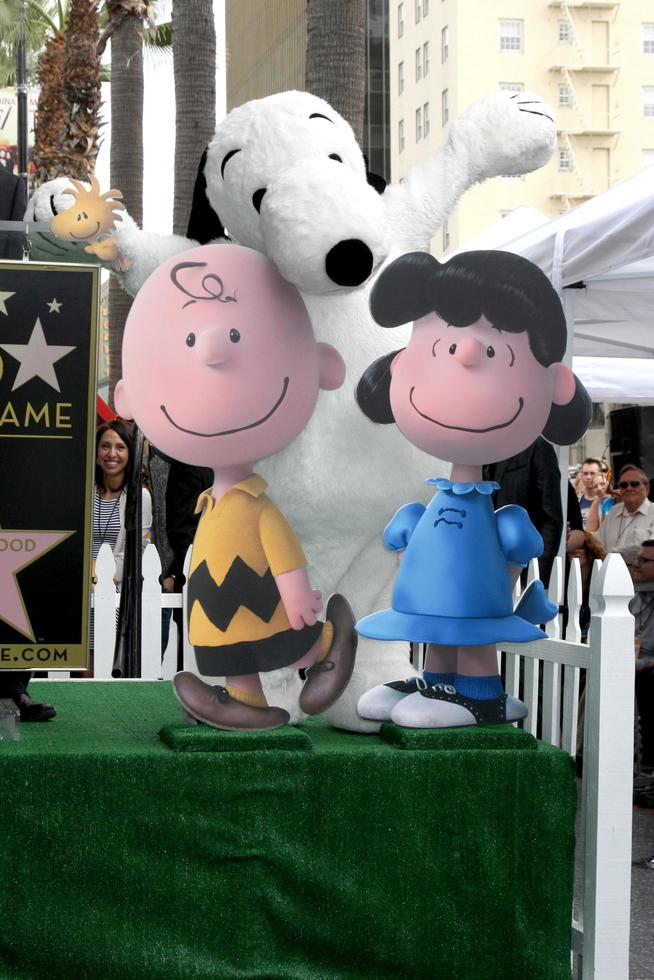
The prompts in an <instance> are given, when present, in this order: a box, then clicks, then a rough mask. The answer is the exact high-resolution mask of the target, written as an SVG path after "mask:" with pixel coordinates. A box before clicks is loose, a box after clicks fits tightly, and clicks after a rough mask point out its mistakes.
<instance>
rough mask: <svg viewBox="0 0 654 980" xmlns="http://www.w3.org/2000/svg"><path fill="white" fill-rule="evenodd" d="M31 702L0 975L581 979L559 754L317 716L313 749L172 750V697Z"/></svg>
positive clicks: (566, 792)
mask: <svg viewBox="0 0 654 980" xmlns="http://www.w3.org/2000/svg"><path fill="white" fill-rule="evenodd" d="M30 694H32V696H33V697H35V698H37V699H39V698H40V699H46V700H49V701H51V702H52V703H53V704H54V705H55V707H56V708H57V717H56V718H55V719H54V720H53V721H52V722H49V723H46V724H41V725H23V726H22V733H21V734H22V738H21V741H20V742H15V743H13V742H2V743H0V786H1V787H2V804H3V805H2V829H3V837H2V861H1V862H0V882H1V885H0V916H1V921H2V929H1V932H0V978H1V980H42V978H43V980H45V978H48V980H50V978H59V977H61V978H71V980H84V978H102V980H105V978H121V980H123V978H124V980H146V978H147V980H177V978H179V980H182V978H183V980H213V978H216V980H232V978H242V980H264V978H265V980H360V978H370V980H386V978H388V980H391V978H392V980H401V978H415V980H432V978H433V980H513V978H515V980H559V978H560V980H562V978H564V977H565V978H569V977H570V958H569V943H570V922H571V907H572V879H573V863H574V857H573V855H574V815H575V805H576V788H575V776H574V769H573V765H572V762H571V761H570V759H569V758H568V756H566V755H565V754H564V753H562V752H560V751H558V750H556V749H552V748H550V747H548V746H545V745H542V744H541V743H536V742H535V741H534V740H533V739H531V738H530V737H529V736H527V735H524V734H523V733H521V732H517V731H514V730H513V729H511V730H508V729H503V730H500V729H496V730H494V734H490V735H489V733H492V732H493V730H492V729H478V730H474V731H473V730H465V731H464V732H459V733H456V732H449V733H448V735H447V738H446V739H443V740H441V743H440V745H439V743H438V742H434V744H433V746H431V747H426V746H425V745H424V744H423V745H421V746H420V749H421V751H403V750H401V749H400V748H398V746H397V745H396V744H393V743H392V742H389V741H386V740H385V738H382V737H380V736H375V735H373V736H369V735H354V734H348V733H344V732H336V731H334V730H333V729H330V728H329V727H328V726H327V724H326V723H325V722H324V721H323V720H322V719H320V718H318V719H313V720H312V721H310V722H308V723H307V724H306V725H304V726H302V728H301V729H297V730H295V729H294V730H292V731H294V732H295V734H300V735H301V736H302V741H303V743H304V742H305V741H306V740H308V741H309V742H310V751H298V750H297V747H298V744H299V743H297V740H296V739H295V738H293V739H292V741H290V742H288V743H287V744H286V745H284V744H281V743H280V744H278V745H277V746H275V747H273V746H272V745H268V746H267V747H266V746H265V745H264V746H263V747H262V748H261V750H259V749H257V748H250V749H249V750H248V751H243V750H241V749H239V750H237V751H224V750H218V751H216V750H215V749H214V748H211V749H208V750H206V751H205V750H202V749H200V750H198V749H197V748H195V749H193V750H191V751H172V750H171V748H170V747H169V746H168V745H166V744H164V742H163V741H162V740H161V738H160V737H159V732H160V731H161V730H162V729H165V728H168V729H169V730H171V731H172V730H177V731H178V730H179V729H180V723H181V716H180V709H179V705H178V704H177V703H176V702H175V701H174V698H173V696H172V693H171V691H170V685H169V684H166V683H149V682H108V683H100V682H94V681H86V682H72V681H71V682H64V681H62V682H59V683H46V682H32V684H31V685H30ZM389 727H391V726H389ZM502 732H504V734H502ZM289 733H290V730H289ZM268 734H272V733H268ZM386 734H388V733H386ZM413 734H419V733H413ZM430 734H431V735H433V734H434V733H430ZM437 734H439V735H443V734H444V733H437ZM489 737H490V738H491V739H495V738H497V739H499V740H500V741H499V743H498V744H496V745H494V746H493V745H492V744H490V743H489ZM196 738H197V736H196ZM457 740H458V744H457ZM509 740H510V741H509ZM291 746H292V747H291ZM407 747H410V746H407ZM414 747H415V746H414Z"/></svg>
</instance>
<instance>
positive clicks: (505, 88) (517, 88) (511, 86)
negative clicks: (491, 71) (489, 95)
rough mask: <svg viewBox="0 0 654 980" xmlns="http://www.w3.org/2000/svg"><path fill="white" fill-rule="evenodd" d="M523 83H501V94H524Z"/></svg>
mask: <svg viewBox="0 0 654 980" xmlns="http://www.w3.org/2000/svg"><path fill="white" fill-rule="evenodd" d="M524 90H525V87H524V84H523V83H522V82H500V92H524Z"/></svg>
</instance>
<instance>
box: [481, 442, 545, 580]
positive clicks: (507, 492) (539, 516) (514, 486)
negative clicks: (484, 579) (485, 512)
mask: <svg viewBox="0 0 654 980" xmlns="http://www.w3.org/2000/svg"><path fill="white" fill-rule="evenodd" d="M484 476H485V478H486V479H488V480H496V481H497V482H498V483H499V484H500V489H499V490H497V491H496V492H495V493H494V494H493V505H494V506H495V508H498V507H504V505H505V504H519V505H520V506H521V507H524V508H525V510H526V511H527V513H528V514H529V517H530V519H531V523H532V524H533V525H534V527H535V528H536V530H537V531H539V532H540V534H541V536H542V538H543V554H542V556H541V557H540V558H539V559H538V567H539V571H540V577H541V579H542V581H543V584H544V585H545V587H547V585H548V584H549V580H550V573H551V571H552V565H553V563H554V558H555V557H556V555H557V554H558V550H559V544H560V542H561V533H562V531H563V508H562V506H561V471H560V470H559V463H558V460H557V458H556V453H555V451H554V448H553V446H552V445H551V444H550V443H549V442H547V441H546V440H545V439H543V438H542V436H539V438H538V439H537V440H536V442H535V443H534V444H533V445H531V446H530V447H529V448H528V449H525V450H524V452H521V453H518V454H517V455H516V456H512V457H511V459H504V460H502V461H501V462H499V463H493V464H491V465H490V466H487V467H485V468H484Z"/></svg>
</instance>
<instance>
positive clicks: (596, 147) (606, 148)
mask: <svg viewBox="0 0 654 980" xmlns="http://www.w3.org/2000/svg"><path fill="white" fill-rule="evenodd" d="M619 6H620V4H619V3H611V2H608V0H605V2H602V0H598V2H595V3H591V2H585V0H581V2H577V3H567V2H565V0H551V2H550V7H552V8H555V9H556V10H557V14H558V17H559V21H560V22H561V23H564V24H566V23H567V25H568V27H567V32H568V42H567V43H565V42H564V41H562V40H560V41H559V45H558V47H557V48H556V51H555V54H554V58H553V61H554V63H553V64H552V66H551V68H550V71H551V72H552V73H553V74H554V76H555V78H556V81H557V85H558V86H566V88H567V96H568V104H567V106H565V107H562V108H559V110H558V113H557V120H558V129H557V132H558V144H559V147H558V149H559V154H560V157H559V159H560V162H564V163H565V168H560V169H559V171H558V172H557V174H556V176H555V178H554V180H553V184H552V188H551V194H550V196H551V197H552V198H555V199H556V200H557V201H558V202H560V203H561V204H563V205H564V206H565V207H566V208H571V207H574V206H575V205H576V204H579V203H580V202H581V201H583V200H586V199H587V198H589V197H594V196H595V195H596V194H598V193H601V192H602V191H604V190H607V189H608V186H609V184H610V179H611V174H610V153H611V149H612V148H614V147H615V145H616V143H617V140H618V138H619V135H620V131H619V129H618V128H617V126H616V122H617V118H618V115H619V107H618V106H617V104H616V101H615V98H614V97H613V89H614V86H615V83H616V80H617V78H618V74H619V71H620V68H619V51H618V46H617V45H613V46H611V44H610V40H609V39H610V31H611V23H612V19H613V16H614V15H615V13H616V11H617V9H618V7H619ZM586 12H589V13H590V17H587V16H586ZM607 13H608V15H609V16H608V17H606V14H607ZM595 32H597V36H596V35H595ZM589 151H590V152H589ZM596 157H597V160H595V158H596ZM589 160H592V161H593V162H592V163H589Z"/></svg>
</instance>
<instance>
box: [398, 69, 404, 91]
mask: <svg viewBox="0 0 654 980" xmlns="http://www.w3.org/2000/svg"><path fill="white" fill-rule="evenodd" d="M403 91H404V62H403V61H401V62H400V63H399V65H398V66H397V94H398V95H402V92H403Z"/></svg>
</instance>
